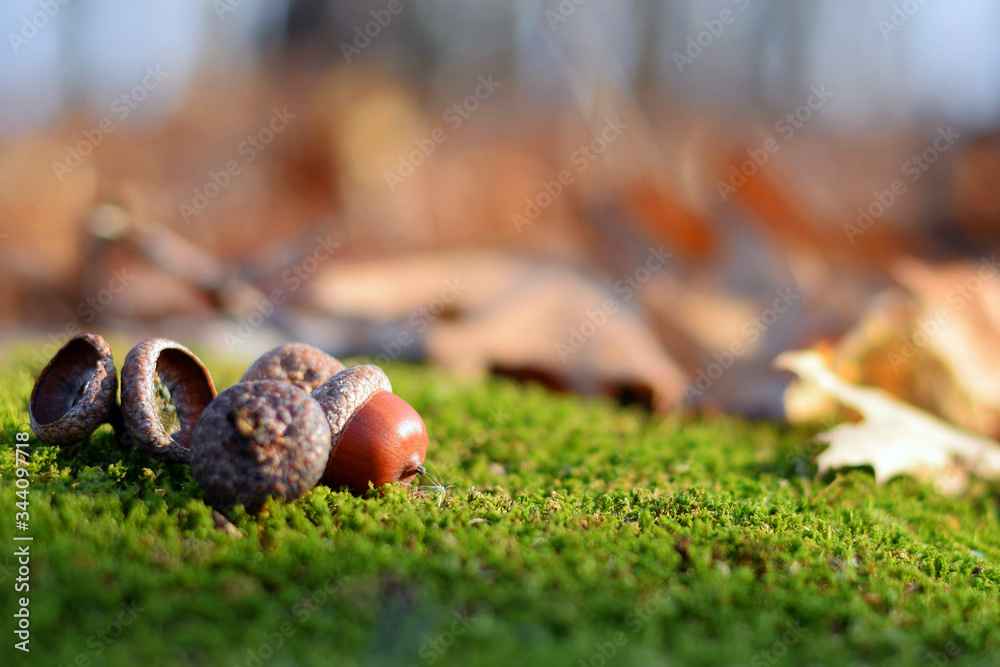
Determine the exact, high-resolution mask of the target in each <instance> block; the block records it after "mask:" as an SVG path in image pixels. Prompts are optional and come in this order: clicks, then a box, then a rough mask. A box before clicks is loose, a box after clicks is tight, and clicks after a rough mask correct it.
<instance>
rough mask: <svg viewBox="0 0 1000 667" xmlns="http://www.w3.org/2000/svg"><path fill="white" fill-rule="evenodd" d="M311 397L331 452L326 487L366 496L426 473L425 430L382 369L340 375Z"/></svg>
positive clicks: (360, 368)
mask: <svg viewBox="0 0 1000 667" xmlns="http://www.w3.org/2000/svg"><path fill="white" fill-rule="evenodd" d="M313 396H314V397H315V398H316V400H318V401H319V403H320V405H322V406H323V409H324V410H326V417H327V421H328V422H329V423H330V432H331V436H332V446H331V449H330V459H329V461H328V462H327V467H326V472H325V475H324V481H325V482H326V483H327V484H330V485H331V486H347V487H349V488H350V489H351V491H353V492H354V493H363V492H364V491H366V490H367V489H368V487H369V483H371V484H372V485H373V486H375V487H379V486H382V485H384V484H389V483H392V482H395V481H400V482H403V483H404V484H407V483H409V482H410V481H411V480H412V479H413V478H414V477H415V476H416V475H418V474H420V473H421V472H422V470H423V469H422V468H421V464H423V462H424V457H425V456H426V455H427V444H428V438H427V427H426V426H425V425H424V421H423V419H421V418H420V415H419V414H417V412H416V410H414V409H413V408H412V407H411V406H410V405H409V404H408V403H407V402H406V401H404V400H403V399H401V398H399V397H398V396H396V395H395V394H393V393H392V386H391V385H390V384H389V379H388V378H387V377H386V376H385V373H383V372H382V369H380V368H379V367H378V366H354V367H352V368H348V369H346V370H343V371H341V372H340V373H337V374H336V375H335V376H333V377H332V378H330V380H328V381H327V382H326V384H324V385H323V386H322V387H320V388H319V389H317V390H316V391H314V392H313Z"/></svg>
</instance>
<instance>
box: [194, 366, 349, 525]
mask: <svg viewBox="0 0 1000 667" xmlns="http://www.w3.org/2000/svg"><path fill="white" fill-rule="evenodd" d="M329 456H330V426H329V424H328V423H327V421H326V415H325V414H324V412H323V408H322V407H321V406H320V405H319V403H318V402H317V401H316V400H315V399H313V397H312V396H310V395H309V394H308V393H307V392H305V391H303V390H302V389H300V388H299V387H296V386H295V385H293V384H289V383H287V382H281V381H279V380H263V381H258V382H241V383H240V384H237V385H235V386H234V387H231V388H229V389H227V390H226V391H224V392H222V393H221V394H219V396H218V398H216V399H215V400H214V401H212V403H211V404H210V405H209V406H208V409H206V410H205V412H204V414H202V416H201V419H200V420H199V421H198V425H197V426H196V427H195V429H194V434H193V437H192V440H191V474H192V475H193V476H194V478H195V480H196V481H197V482H198V484H199V485H200V486H201V488H202V489H204V490H205V493H206V494H207V495H208V497H209V499H210V500H211V501H212V503H214V504H216V505H218V506H226V507H228V506H232V505H243V506H244V507H246V508H247V510H248V511H250V512H256V511H258V510H260V508H261V507H263V505H264V502H265V501H266V500H267V498H268V497H271V496H273V497H276V498H284V499H285V500H289V501H290V500H295V499H296V498H298V497H299V496H301V495H302V494H304V493H306V492H307V491H308V490H309V489H311V488H313V487H314V486H316V483H317V482H318V481H319V479H320V477H321V476H322V475H323V470H324V469H325V467H326V461H327V459H328V458H329Z"/></svg>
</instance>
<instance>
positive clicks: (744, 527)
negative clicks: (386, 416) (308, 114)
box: [0, 348, 1000, 667]
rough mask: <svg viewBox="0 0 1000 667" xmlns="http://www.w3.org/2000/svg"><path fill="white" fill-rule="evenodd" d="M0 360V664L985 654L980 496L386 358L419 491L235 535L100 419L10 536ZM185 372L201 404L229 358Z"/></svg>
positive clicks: (307, 513) (36, 463)
mask: <svg viewBox="0 0 1000 667" xmlns="http://www.w3.org/2000/svg"><path fill="white" fill-rule="evenodd" d="M126 349H127V348H126ZM6 356H7V361H6V362H5V364H4V366H3V367H2V369H0V476H2V486H0V619H2V621H0V637H3V643H2V646H0V664H2V665H10V664H32V665H35V664H37V665H105V664H107V665H210V666H213V667H215V666H227V667H230V666H235V665H239V666H254V665H274V666H279V665H523V666H528V665H548V666H557V665H574V666H576V665H590V666H592V667H602V666H604V665H615V664H617V665H712V666H720V665H721V666H726V665H752V666H758V665H778V664H780V665H786V664H787V665H801V664H815V665H847V664H857V665H899V664H913V665H945V664H948V665H955V666H958V665H971V664H982V665H993V664H1000V623H998V621H1000V598H998V584H1000V567H998V565H997V564H998V563H1000V521H998V507H997V496H996V491H995V489H990V488H985V487H983V488H976V489H974V490H973V492H972V493H971V494H970V495H969V496H966V497H963V498H960V499H947V498H943V497H941V496H940V495H938V494H937V493H935V492H934V489H933V488H932V487H931V486H929V485H922V484H918V483H916V482H912V481H908V480H897V481H895V482H892V483H890V484H889V485H887V486H885V487H876V486H875V484H874V481H873V478H872V476H871V474H870V473H868V472H865V471H861V470H859V471H852V472H848V473H844V474H842V475H841V476H839V477H838V478H836V479H835V480H832V482H831V479H829V478H827V479H824V480H815V479H813V478H812V475H813V472H814V470H815V467H814V465H813V463H812V461H811V458H812V457H813V456H814V455H815V454H816V453H817V452H816V449H815V448H814V447H810V445H809V441H810V435H811V434H810V432H809V431H804V430H795V429H791V430H790V429H787V428H783V427H781V426H779V425H776V424H770V423H755V422H745V421H739V420H736V419H728V418H691V417H687V418H682V417H679V416H673V417H666V418H662V417H652V416H650V415H649V414H647V413H645V412H643V411H641V410H639V409H631V408H625V409H623V408H621V407H619V406H617V405H614V404H612V403H609V402H601V401H593V400H581V399H580V398H577V397H572V396H557V395H552V394H550V393H547V392H546V391H544V390H543V389H541V388H538V387H532V386H527V387H526V386H524V385H519V384H515V383H512V382H508V381H503V380H490V381H487V382H483V383H476V384H470V383H467V382H459V381H456V380H453V379H451V378H449V377H447V376H446V375H444V374H442V373H441V372H439V371H436V370H432V369H427V368H423V367H418V366H407V365H391V366H389V367H387V371H388V373H389V376H390V378H391V379H392V382H393V385H394V388H395V390H396V393H398V394H400V395H401V396H403V397H404V398H405V399H406V400H408V401H409V402H411V403H412V404H413V405H414V407H416V408H417V409H418V410H419V411H420V413H421V414H422V415H423V416H424V418H425V420H426V422H427V426H428V429H429V431H430V434H431V449H430V451H429V454H428V466H427V467H428V469H429V471H430V474H429V475H428V476H427V477H425V478H424V479H422V480H421V482H420V484H421V486H419V487H418V488H416V489H409V490H407V489H403V488H396V489H393V490H392V491H390V492H389V493H388V494H385V495H379V494H370V496H369V497H363V498H358V497H353V496H351V495H350V494H349V493H347V492H345V491H340V490H334V489H329V488H325V487H319V488H316V489H315V490H313V491H312V492H311V493H309V494H308V495H306V496H305V497H303V498H301V499H299V500H298V501H296V502H294V503H292V504H283V503H274V502H272V503H270V504H269V505H268V507H267V508H266V510H265V512H264V513H263V514H261V515H259V516H249V515H246V514H244V513H242V512H237V513H235V514H233V519H234V522H235V525H236V527H237V528H238V529H239V532H240V533H241V534H242V535H241V536H240V535H237V534H235V532H234V531H229V532H227V531H225V530H221V529H219V528H217V527H216V524H215V522H214V521H213V518H212V512H211V509H210V508H209V507H208V506H206V504H205V502H204V500H203V495H202V493H201V491H200V490H199V489H198V487H197V485H196V484H194V483H193V481H192V479H191V476H190V474H189V472H188V470H187V468H186V466H184V465H174V464H171V465H165V464H163V463H158V462H155V461H152V460H150V459H149V458H147V457H146V456H144V455H142V454H139V453H137V452H123V451H120V450H118V449H117V448H116V447H115V445H114V442H113V440H112V439H111V437H110V429H109V427H107V426H105V427H102V429H101V430H100V431H99V432H98V433H97V434H95V436H93V437H92V438H91V439H90V440H89V441H88V442H85V443H83V444H82V445H80V446H78V447H75V448H62V449H60V448H56V447H51V446H46V445H42V444H40V443H39V442H38V441H37V440H36V439H35V438H34V435H33V434H32V435H31V438H30V443H31V450H30V452H31V453H30V477H29V478H28V479H30V490H29V493H28V499H29V503H30V504H29V514H30V519H29V522H28V523H29V526H28V530H27V531H22V530H19V529H18V528H17V526H16V523H15V521H16V519H15V517H16V513H17V512H19V511H20V509H18V508H17V506H16V503H17V502H19V501H21V500H22V499H21V498H18V497H17V495H16V493H17V487H16V485H15V473H14V470H15V454H14V443H15V442H16V440H17V437H18V436H17V433H18V432H19V431H28V430H29V429H28V426H27V411H26V405H27V399H28V395H29V393H30V390H31V385H32V382H33V380H34V375H35V373H37V371H38V370H39V369H40V366H41V362H40V361H39V360H37V358H36V357H35V356H34V355H31V354H27V353H26V352H25V351H24V350H22V351H21V352H17V351H14V352H10V351H8V354H7V355H6ZM121 356H122V357H123V356H124V353H122V355H121ZM43 361H44V360H43ZM119 361H120V359H119ZM206 361H207V362H208V365H209V367H210V368H211V370H212V371H213V374H214V376H215V378H216V380H217V384H218V386H219V388H220V390H221V389H222V388H224V387H227V386H229V385H230V384H232V383H233V382H234V381H235V380H236V379H237V378H238V377H239V375H240V373H241V371H242V370H243V368H244V366H245V364H243V363H235V362H232V361H229V362H227V361H225V360H218V359H214V360H213V359H208V360H206ZM25 535H30V536H31V537H33V538H34V539H33V541H31V542H30V543H27V542H15V541H14V540H13V538H14V536H25ZM24 544H30V554H31V557H30V582H29V583H30V591H28V592H16V591H15V586H16V585H17V584H18V581H17V579H18V568H19V564H18V562H17V558H16V557H15V555H14V554H15V550H16V549H17V548H19V547H21V546H23V545H24ZM24 596H28V597H29V598H30V604H29V609H30V632H31V640H30V645H29V646H30V649H31V653H30V654H24V653H21V652H20V651H17V650H15V649H14V643H15V642H16V641H18V638H17V637H16V636H15V635H14V633H13V630H14V629H15V627H16V626H15V623H16V619H15V618H14V617H13V614H14V613H15V611H16V610H17V609H18V602H17V600H18V598H20V597H24Z"/></svg>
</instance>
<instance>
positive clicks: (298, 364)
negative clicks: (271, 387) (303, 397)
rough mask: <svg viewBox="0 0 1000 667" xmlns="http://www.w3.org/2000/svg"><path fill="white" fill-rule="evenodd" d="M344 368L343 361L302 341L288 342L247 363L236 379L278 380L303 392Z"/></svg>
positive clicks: (313, 388) (310, 389) (252, 380)
mask: <svg viewBox="0 0 1000 667" xmlns="http://www.w3.org/2000/svg"><path fill="white" fill-rule="evenodd" d="M342 370H344V364H342V363H340V361H338V360H337V359H336V358H334V357H331V356H330V355H329V354H327V353H326V352H324V351H323V350H321V349H319V348H316V347H313V346H312V345H306V344H305V343H288V344H287V345H280V346H278V347H276V348H274V349H273V350H268V351H267V352H265V353H264V354H262V355H261V356H260V358H258V359H257V361H255V362H253V364H251V365H250V368H248V369H247V372H246V373H244V374H243V378H242V379H241V380H240V382H254V381H257V380H281V381H283V382H288V383H291V384H294V385H295V386H296V387H298V388H299V389H302V390H304V391H307V392H311V391H314V390H315V389H317V388H319V387H320V386H322V385H323V383H324V382H326V381H327V380H329V379H330V378H332V377H333V376H334V375H336V374H337V373H339V372H340V371H342Z"/></svg>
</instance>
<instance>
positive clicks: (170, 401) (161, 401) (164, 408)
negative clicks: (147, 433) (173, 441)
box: [153, 375, 181, 436]
mask: <svg viewBox="0 0 1000 667" xmlns="http://www.w3.org/2000/svg"><path fill="white" fill-rule="evenodd" d="M153 392H154V395H153V401H154V402H155V403H156V413H157V414H158V415H159V417H160V423H161V424H163V430H164V432H165V433H166V434H167V435H168V436H172V435H173V434H175V433H177V432H178V431H180V430H181V420H180V417H178V416H177V404H176V402H175V401H174V395H173V393H172V392H171V391H170V387H169V386H167V383H166V382H164V381H163V380H161V379H160V376H159V375H156V376H154V377H153Z"/></svg>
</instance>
